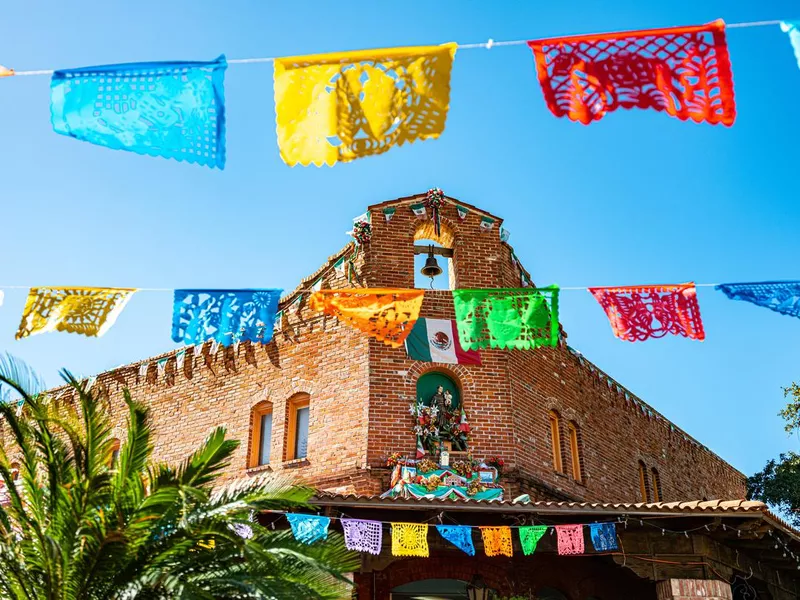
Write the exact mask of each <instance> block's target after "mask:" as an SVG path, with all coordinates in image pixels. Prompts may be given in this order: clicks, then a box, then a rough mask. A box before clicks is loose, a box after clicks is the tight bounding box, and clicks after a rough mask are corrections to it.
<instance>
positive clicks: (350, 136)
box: [274, 44, 457, 166]
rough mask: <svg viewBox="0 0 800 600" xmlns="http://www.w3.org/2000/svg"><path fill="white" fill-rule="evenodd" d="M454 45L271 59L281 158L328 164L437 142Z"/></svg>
mask: <svg viewBox="0 0 800 600" xmlns="http://www.w3.org/2000/svg"><path fill="white" fill-rule="evenodd" d="M456 48H457V44H444V45H442V46H421V47H414V48H390V49H383V50H362V51H357V52H340V53H333V54H316V55H311V56H295V57H290V58H278V59H275V69H274V79H275V109H276V121H277V132H278V146H279V147H280V153H281V158H282V159H283V160H284V162H285V163H286V164H288V165H290V166H294V165H296V164H298V163H299V164H301V165H304V166H308V165H309V164H312V163H313V164H315V165H317V166H321V165H323V164H327V165H329V166H332V165H334V164H335V163H336V162H348V161H351V160H355V159H356V158H361V157H364V156H370V155H375V154H382V153H384V152H386V151H388V150H389V149H390V148H392V147H393V146H400V145H402V144H404V143H406V142H414V141H416V140H425V139H432V138H437V137H439V136H440V135H441V133H442V132H443V131H444V124H445V119H446V118H447V110H448V108H449V106H450V71H451V69H452V66H453V58H454V57H455V53H456Z"/></svg>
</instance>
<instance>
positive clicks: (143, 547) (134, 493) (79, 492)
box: [0, 358, 357, 600]
mask: <svg viewBox="0 0 800 600" xmlns="http://www.w3.org/2000/svg"><path fill="white" fill-rule="evenodd" d="M63 375H64V378H65V380H66V382H67V385H68V386H69V387H71V388H72V392H73V396H72V401H68V402H60V401H56V400H54V399H53V398H51V397H49V396H47V395H46V394H43V393H37V391H36V390H35V389H34V387H35V386H34V384H35V378H33V377H32V376H31V374H30V372H29V371H27V370H26V368H24V367H23V366H22V365H21V364H20V363H18V362H17V361H14V360H13V359H10V358H5V359H2V360H0V384H5V389H6V391H9V390H13V391H14V392H15V393H16V394H18V395H19V402H18V403H17V402H10V401H9V398H8V394H6V395H5V396H6V397H5V398H4V400H5V401H3V402H0V418H1V419H2V443H0V480H2V483H3V484H4V486H5V490H4V496H5V498H4V502H2V505H0V597H2V598H10V599H13V600H23V599H24V600H109V599H111V600H132V599H142V600H166V599H173V598H175V599H187V600H188V599H198V600H215V599H260V598H269V599H281V598H308V599H315V598H318V599H328V598H331V599H333V598H340V597H342V595H343V592H346V590H347V584H346V579H345V578H344V576H343V575H342V573H343V572H347V571H352V570H353V569H354V568H355V567H356V565H357V562H356V557H355V556H354V555H353V554H352V553H350V552H348V551H347V550H346V549H345V548H344V544H343V541H342V538H341V536H340V535H337V534H332V535H331V536H330V537H329V539H328V540H327V541H326V542H322V543H317V544H314V545H311V546H308V545H304V544H301V543H299V542H297V541H296V540H295V539H294V537H293V536H292V534H291V532H290V531H288V530H283V531H281V530H277V531H276V530H272V529H270V528H267V527H263V526H261V525H259V524H258V523H257V522H255V521H254V520H252V516H253V515H254V514H258V513H262V512H263V511H270V510H295V509H301V510H302V509H307V508H309V506H308V500H309V498H310V497H311V495H312V490H311V489H309V488H306V487H301V486H297V485H293V484H292V483H291V482H290V481H288V480H286V479H283V478H279V477H274V476H262V477H257V478H252V479H247V480H243V481H239V482H234V483H232V484H229V485H227V486H222V487H220V486H217V487H215V483H217V482H218V480H219V477H220V474H221V471H222V469H224V467H225V466H226V465H228V464H229V461H230V458H231V455H232V453H233V452H234V450H235V449H236V448H237V446H238V442H236V441H232V440H229V439H226V437H225V430H224V429H222V428H217V429H215V430H214V431H213V432H212V433H211V434H210V435H209V436H208V438H207V439H206V440H205V442H203V444H202V445H201V446H200V447H199V448H198V449H197V450H196V451H195V452H194V453H192V454H191V455H190V456H189V457H188V458H186V460H184V461H183V462H182V463H181V464H179V465H167V464H156V463H153V462H151V455H152V451H153V439H152V430H151V426H150V420H149V416H148V411H147V409H146V408H144V407H143V406H142V405H141V404H139V403H137V402H135V401H133V400H132V399H131V397H130V395H129V394H128V393H127V391H126V392H125V401H126V403H127V406H128V424H127V425H128V426H127V439H126V440H125V441H124V442H123V443H122V444H121V446H120V449H119V454H118V457H117V458H116V460H115V462H114V464H113V465H112V456H113V451H114V440H113V438H112V437H111V431H112V430H111V424H110V421H109V418H108V416H107V413H106V411H104V410H103V403H102V402H101V401H100V400H99V399H98V398H97V397H96V395H95V394H94V393H93V392H92V391H90V390H87V389H86V385H85V384H83V383H81V382H79V381H77V380H76V379H75V378H73V377H72V376H71V375H69V374H68V373H64V374H63ZM14 463H16V464H17V465H18V467H17V469H18V471H17V469H14V470H13V471H12V464H14Z"/></svg>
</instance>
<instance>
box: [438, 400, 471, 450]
mask: <svg viewBox="0 0 800 600" xmlns="http://www.w3.org/2000/svg"><path fill="white" fill-rule="evenodd" d="M462 412H463V411H458V412H457V407H456V406H453V393H452V392H451V391H450V390H446V389H444V387H443V386H441V385H440V386H438V387H437V388H436V393H435V394H434V395H433V396H431V417H432V418H433V423H434V424H435V426H436V428H437V429H438V430H439V438H440V439H442V440H448V441H450V443H451V444H452V448H453V450H456V451H463V450H466V449H467V436H466V434H467V432H468V429H467V430H465V428H464V427H462V424H465V421H466V417H465V416H464V417H463V418H462Z"/></svg>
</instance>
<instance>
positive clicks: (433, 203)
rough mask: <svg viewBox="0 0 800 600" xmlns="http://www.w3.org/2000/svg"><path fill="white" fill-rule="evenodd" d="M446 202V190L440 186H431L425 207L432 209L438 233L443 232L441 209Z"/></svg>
mask: <svg viewBox="0 0 800 600" xmlns="http://www.w3.org/2000/svg"><path fill="white" fill-rule="evenodd" d="M443 204H444V192H443V191H442V190H441V189H439V188H431V189H429V190H428V193H427V194H426V195H425V207H426V208H428V209H429V210H430V211H431V219H433V224H434V227H435V229H436V235H439V234H440V232H441V219H440V217H439V209H440V208H441V207H442V205H443Z"/></svg>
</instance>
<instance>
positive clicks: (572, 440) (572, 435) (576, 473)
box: [567, 421, 583, 482]
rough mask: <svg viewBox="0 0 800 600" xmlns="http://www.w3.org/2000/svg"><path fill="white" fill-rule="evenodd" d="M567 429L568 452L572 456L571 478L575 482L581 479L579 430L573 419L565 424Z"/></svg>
mask: <svg viewBox="0 0 800 600" xmlns="http://www.w3.org/2000/svg"><path fill="white" fill-rule="evenodd" d="M567 429H568V430H569V452H570V458H572V478H573V479H574V480H575V481H577V482H582V481H583V466H582V465H583V456H582V453H581V450H582V448H581V446H582V444H581V432H580V429H579V428H578V424H577V423H576V422H575V421H570V422H569V424H568V425H567Z"/></svg>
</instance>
